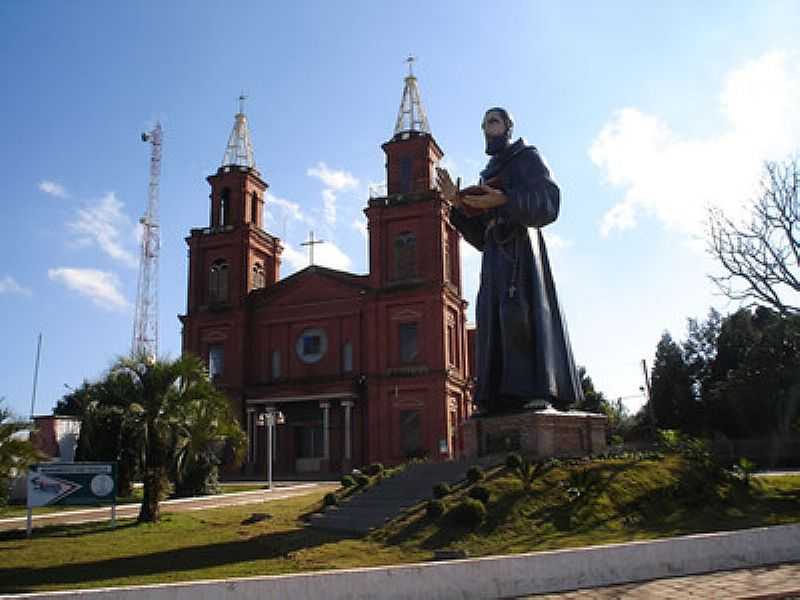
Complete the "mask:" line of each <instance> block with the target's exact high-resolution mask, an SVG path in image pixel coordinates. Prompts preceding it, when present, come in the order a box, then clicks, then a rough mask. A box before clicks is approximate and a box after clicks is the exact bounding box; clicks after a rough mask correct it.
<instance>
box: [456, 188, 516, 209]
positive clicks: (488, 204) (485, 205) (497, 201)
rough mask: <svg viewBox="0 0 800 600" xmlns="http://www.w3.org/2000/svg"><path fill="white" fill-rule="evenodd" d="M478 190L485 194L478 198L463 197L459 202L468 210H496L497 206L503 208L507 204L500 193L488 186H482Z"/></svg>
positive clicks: (471, 196)
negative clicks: (468, 208) (467, 207)
mask: <svg viewBox="0 0 800 600" xmlns="http://www.w3.org/2000/svg"><path fill="white" fill-rule="evenodd" d="M480 188H481V190H483V192H485V193H483V194H480V195H479V196H474V195H467V196H463V197H462V198H461V201H462V202H463V203H464V204H466V205H467V206H469V207H470V208H477V209H480V210H488V209H490V208H496V207H498V206H503V204H505V203H506V202H508V198H507V197H506V195H505V194H504V193H503V192H502V191H500V190H497V189H495V188H493V187H489V186H488V185H482V186H480Z"/></svg>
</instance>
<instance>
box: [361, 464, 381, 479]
mask: <svg viewBox="0 0 800 600" xmlns="http://www.w3.org/2000/svg"><path fill="white" fill-rule="evenodd" d="M364 471H365V472H366V473H367V475H369V476H371V477H374V476H375V475H380V474H381V473H383V464H382V463H379V462H376V463H372V464H371V465H369V466H368V467H367V468H366V469H364Z"/></svg>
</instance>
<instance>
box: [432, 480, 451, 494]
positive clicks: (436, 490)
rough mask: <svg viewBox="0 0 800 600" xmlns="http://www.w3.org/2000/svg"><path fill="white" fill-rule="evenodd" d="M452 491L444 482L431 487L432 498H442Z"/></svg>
mask: <svg viewBox="0 0 800 600" xmlns="http://www.w3.org/2000/svg"><path fill="white" fill-rule="evenodd" d="M452 491H453V490H452V489H450V485H449V484H448V483H445V482H444V481H440V482H439V483H437V484H436V485H435V486H433V497H434V498H444V497H445V496H447V495H448V494H449V493H450V492H452Z"/></svg>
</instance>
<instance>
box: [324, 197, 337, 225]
mask: <svg viewBox="0 0 800 600" xmlns="http://www.w3.org/2000/svg"><path fill="white" fill-rule="evenodd" d="M322 211H323V214H324V215H325V220H326V221H327V222H328V223H330V224H331V225H333V224H334V223H336V193H335V192H334V191H333V190H322Z"/></svg>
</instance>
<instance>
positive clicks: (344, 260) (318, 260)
mask: <svg viewBox="0 0 800 600" xmlns="http://www.w3.org/2000/svg"><path fill="white" fill-rule="evenodd" d="M281 259H282V260H283V261H284V262H285V263H286V264H287V265H288V266H289V267H290V268H291V270H292V271H293V272H294V271H299V270H300V269H305V268H306V267H307V266H308V265H309V257H308V250H307V249H306V248H305V247H302V248H300V249H299V250H298V249H297V248H295V247H294V246H292V245H291V244H289V243H284V246H283V254H281ZM352 263H353V261H352V260H350V257H349V256H347V254H345V253H344V252H343V251H342V250H340V249H339V248H338V247H337V246H336V245H335V244H333V243H332V242H324V243H322V244H319V245H318V246H315V247H314V264H315V265H321V266H323V267H328V268H331V269H338V270H339V271H346V270H348V269H349V268H350V266H351V265H352Z"/></svg>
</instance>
